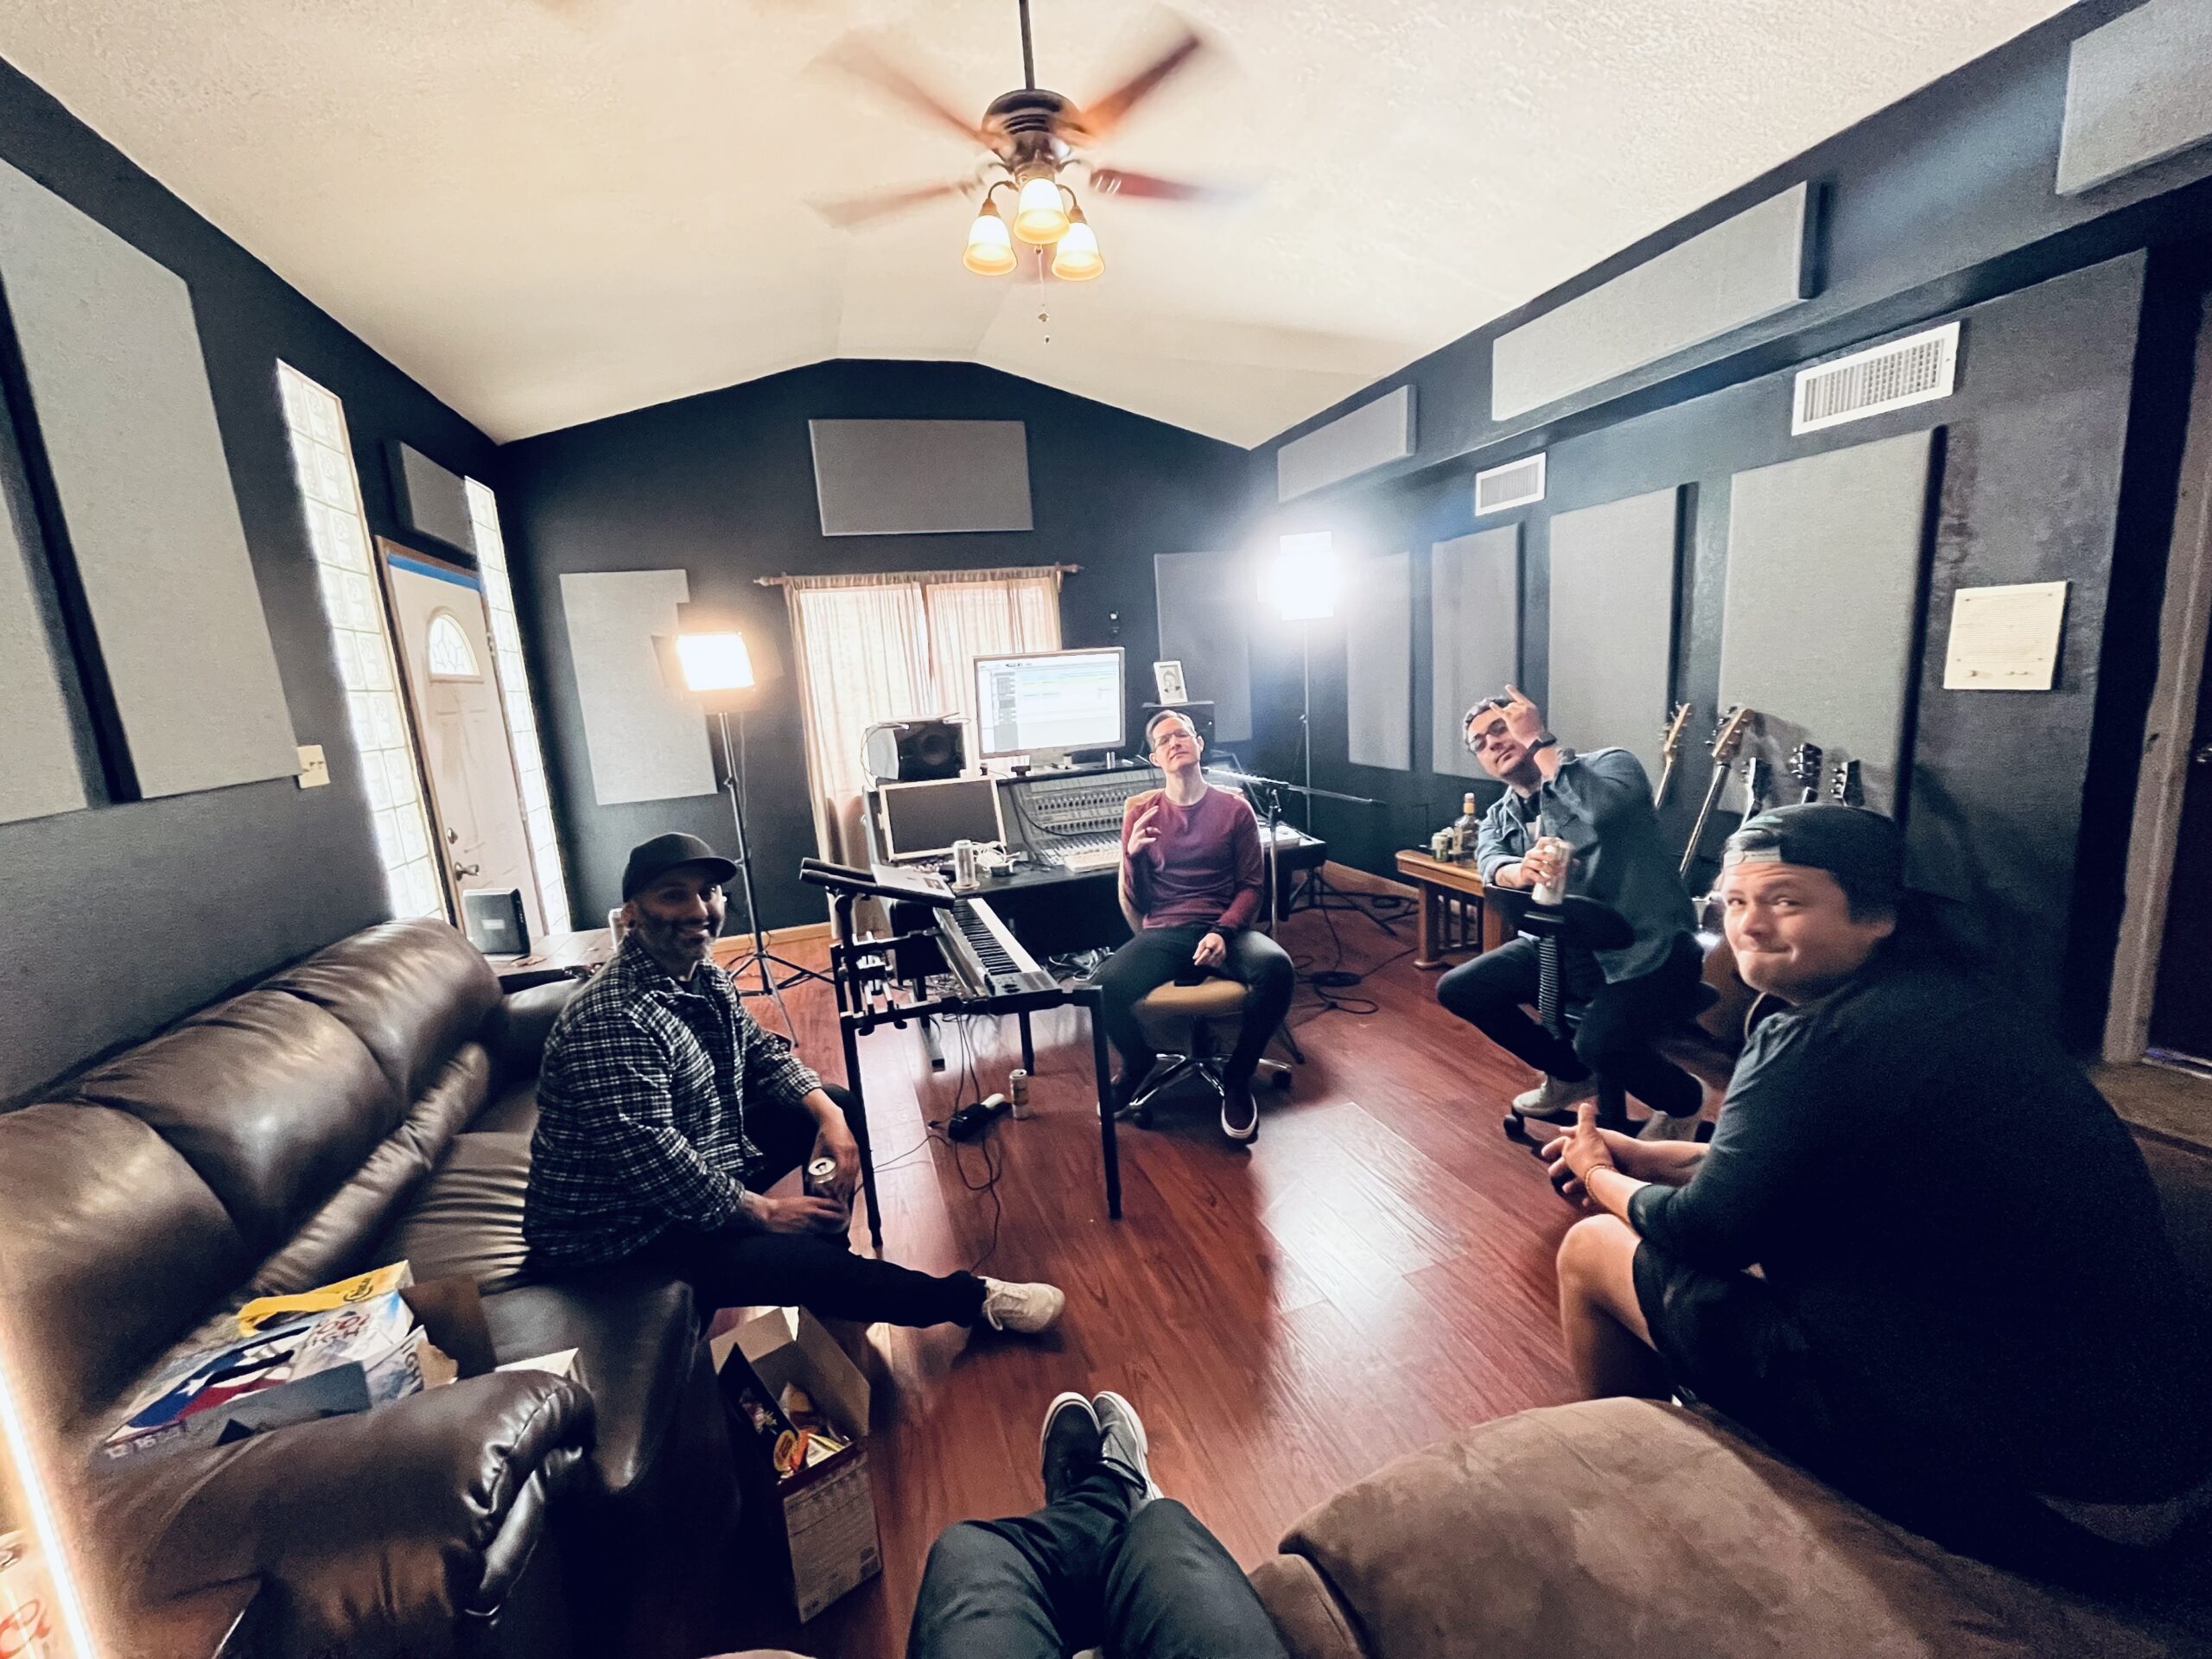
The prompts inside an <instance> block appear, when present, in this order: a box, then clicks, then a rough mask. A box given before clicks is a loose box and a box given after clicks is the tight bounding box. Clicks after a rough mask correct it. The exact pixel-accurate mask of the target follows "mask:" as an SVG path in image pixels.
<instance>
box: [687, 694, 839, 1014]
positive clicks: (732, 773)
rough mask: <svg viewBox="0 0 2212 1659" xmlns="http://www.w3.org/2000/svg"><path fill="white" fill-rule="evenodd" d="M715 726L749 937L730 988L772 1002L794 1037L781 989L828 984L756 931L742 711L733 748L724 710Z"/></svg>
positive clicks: (757, 910)
mask: <svg viewBox="0 0 2212 1659" xmlns="http://www.w3.org/2000/svg"><path fill="white" fill-rule="evenodd" d="M715 723H716V724H717V725H718V726H719V727H720V728H721V736H722V786H723V788H725V789H726V790H728V791H729V814H730V822H731V823H733V824H734V826H735V827H736V830H737V850H736V854H735V855H734V857H733V858H732V860H731V862H732V863H734V864H735V865H736V866H737V880H738V885H739V887H741V889H742V891H743V892H744V894H745V922H746V927H747V931H749V932H750V933H751V934H752V935H753V945H752V948H751V949H750V950H747V951H744V952H743V953H741V955H739V956H738V957H735V958H734V959H733V960H732V961H731V962H730V963H729V979H730V983H731V985H732V986H733V987H734V988H735V989H736V991H737V994H738V995H740V996H741V997H743V996H766V997H770V998H772V999H773V1001H774V1002H775V1004H776V1011H777V1012H778V1013H779V1014H782V1015H783V1016H784V1030H785V1033H787V1034H789V1035H791V1036H794V1037H796V1036H797V1035H798V1027H796V1026H794V1025H793V1024H791V1010H790V1009H788V1008H786V1007H784V996H783V993H784V989H785V987H786V986H791V985H797V984H798V983H800V982H802V981H804V980H810V979H817V980H820V981H821V982H823V984H825V985H826V984H828V983H829V975H827V974H824V973H820V972H817V970H816V969H812V968H805V967H802V966H800V965H799V964H798V963H796V962H793V961H791V959H790V958H789V957H779V956H778V955H777V954H776V953H775V952H774V951H772V950H770V949H769V948H768V938H767V935H766V933H765V932H763V931H761V927H760V899H759V898H758V896H757V894H756V893H754V891H753V847H752V842H751V840H750V838H749V837H748V836H747V834H746V830H745V713H744V711H743V710H742V709H740V710H739V711H738V716H737V742H736V744H735V745H734V747H733V746H732V744H731V742H730V737H729V710H728V709H716V710H715ZM771 964H773V965H774V966H775V967H778V968H786V969H790V970H791V971H790V974H789V975H788V976H787V977H785V978H784V979H781V980H779V979H778V978H776V976H774V975H773V974H772V973H771V972H770V971H769V969H770V966H771ZM748 969H750V970H752V971H753V972H756V973H758V974H759V976H760V988H759V989H758V990H748V989H747V988H746V984H745V975H746V973H747V970H748Z"/></svg>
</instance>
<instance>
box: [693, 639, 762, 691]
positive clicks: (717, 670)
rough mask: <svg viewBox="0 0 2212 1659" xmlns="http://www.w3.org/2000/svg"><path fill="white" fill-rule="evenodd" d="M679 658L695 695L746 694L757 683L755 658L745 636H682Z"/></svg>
mask: <svg viewBox="0 0 2212 1659" xmlns="http://www.w3.org/2000/svg"><path fill="white" fill-rule="evenodd" d="M676 658H677V661H678V662H679V663H681V664H683V684H684V687H685V689H686V690H691V691H695V692H696V691H742V690H746V689H747V687H749V686H750V685H751V684H752V683H753V658H752V656H751V654H750V653H749V652H747V650H746V649H745V636H744V635H743V634H741V633H680V634H678V635H677V637H676Z"/></svg>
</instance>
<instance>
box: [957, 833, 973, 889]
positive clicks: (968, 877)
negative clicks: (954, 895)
mask: <svg viewBox="0 0 2212 1659" xmlns="http://www.w3.org/2000/svg"><path fill="white" fill-rule="evenodd" d="M952 885H953V886H954V887H956V888H957V889H959V890H960V891H962V892H966V891H968V890H969V889H970V888H972V887H975V886H976V843H975V842H972V841H969V840H965V839H963V840H960V841H956V842H953V843H952Z"/></svg>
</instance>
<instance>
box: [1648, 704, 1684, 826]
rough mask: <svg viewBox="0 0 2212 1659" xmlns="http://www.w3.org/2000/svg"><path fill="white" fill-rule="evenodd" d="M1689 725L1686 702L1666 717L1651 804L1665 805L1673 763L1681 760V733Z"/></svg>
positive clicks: (1672, 777) (1661, 735)
mask: <svg viewBox="0 0 2212 1659" xmlns="http://www.w3.org/2000/svg"><path fill="white" fill-rule="evenodd" d="M1689 723H1690V706H1689V704H1688V703H1687V702H1678V703H1676V704H1675V712H1674V713H1673V714H1671V715H1668V717H1667V729H1666V730H1665V731H1663V732H1662V733H1660V734H1659V754H1660V766H1659V783H1658V786H1657V787H1656V788H1655V789H1654V790H1653V791H1651V804H1652V805H1654V806H1655V807H1656V806H1664V805H1665V804H1667V788H1668V785H1670V784H1672V783H1673V782H1674V781H1675V761H1676V760H1680V759H1681V753H1682V732H1683V730H1684V729H1685V728H1687V727H1688V725H1689Z"/></svg>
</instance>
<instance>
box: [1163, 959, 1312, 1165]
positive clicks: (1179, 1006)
mask: <svg viewBox="0 0 2212 1659" xmlns="http://www.w3.org/2000/svg"><path fill="white" fill-rule="evenodd" d="M1250 995H1251V993H1250V992H1249V990H1248V989H1247V988H1245V985H1244V983H1243V981H1242V980H1235V979H1230V978H1227V977H1225V976H1220V975H1214V976H1209V977H1207V978H1205V979H1202V980H1200V981H1199V982H1198V983H1197V984H1195V985H1177V984H1174V983H1173V982H1170V983H1168V984H1166V985H1162V986H1160V987H1159V988H1156V989H1154V990H1150V991H1147V992H1146V993H1145V994H1144V995H1142V996H1141V997H1139V998H1138V999H1137V1004H1136V1007H1135V1010H1134V1012H1135V1014H1136V1017H1137V1020H1138V1022H1139V1023H1140V1024H1141V1025H1142V1026H1143V1027H1144V1028H1145V1029H1146V1031H1147V1033H1149V1032H1154V1031H1157V1030H1160V1029H1163V1028H1165V1029H1173V1028H1174V1027H1178V1026H1181V1027H1187V1029H1188V1031H1189V1033H1190V1036H1189V1040H1188V1041H1187V1042H1186V1043H1185V1044H1184V1045H1182V1046H1181V1048H1180V1050H1178V1048H1177V1046H1176V1045H1175V1044H1174V1043H1173V1042H1166V1043H1161V1044H1160V1045H1158V1052H1160V1055H1161V1056H1162V1057H1163V1058H1172V1059H1173V1062H1174V1063H1173V1065H1168V1066H1166V1068H1165V1069H1161V1068H1159V1067H1155V1068H1154V1070H1153V1071H1152V1072H1151V1073H1149V1074H1148V1075H1147V1077H1146V1078H1145V1080H1144V1083H1143V1085H1142V1086H1141V1088H1140V1089H1139V1090H1137V1092H1136V1094H1135V1096H1132V1097H1131V1099H1130V1101H1129V1103H1128V1105H1127V1106H1126V1107H1124V1108H1123V1109H1122V1116H1123V1117H1125V1118H1127V1119H1128V1121H1129V1122H1132V1123H1135V1124H1136V1125H1137V1126H1138V1127H1139V1128H1150V1127H1151V1125H1152V1101H1153V1096H1155V1095H1160V1094H1164V1093H1165V1092H1166V1090H1169V1089H1171V1088H1173V1086H1174V1085H1175V1084H1179V1083H1180V1082H1182V1081H1183V1079H1184V1078H1185V1077H1203V1078H1205V1081H1206V1082H1207V1083H1208V1084H1211V1085H1212V1087H1213V1093H1214V1098H1215V1100H1216V1101H1217V1102H1225V1101H1226V1099H1227V1097H1228V1090H1227V1088H1226V1087H1225V1085H1224V1084H1223V1082H1222V1080H1221V1071H1222V1064H1223V1061H1224V1058H1226V1057H1225V1056H1224V1055H1220V1054H1217V1053H1215V1052H1214V1050H1213V1045H1212V1042H1211V1029H1210V1028H1211V1024H1212V1022H1213V1021H1214V1020H1236V1022H1237V1023H1238V1025H1239V1026H1242V1025H1243V1020H1244V1007H1245V1002H1246V1000H1247V998H1249V996H1250ZM1262 1077H1264V1078H1266V1079H1267V1080H1268V1082H1270V1083H1272V1084H1274V1086H1275V1087H1276V1088H1278V1089H1287V1088H1289V1087H1290V1068H1289V1067H1288V1066H1287V1065H1284V1064H1283V1063H1282V1062H1281V1060H1266V1059H1263V1060H1262V1061H1261V1062H1260V1065H1259V1070H1258V1071H1257V1073H1256V1075H1255V1076H1254V1077H1253V1079H1252V1081H1253V1082H1255V1083H1257V1082H1259V1081H1260V1079H1261V1078H1262ZM1256 1138H1257V1133H1256V1120H1255V1139H1256Z"/></svg>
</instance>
